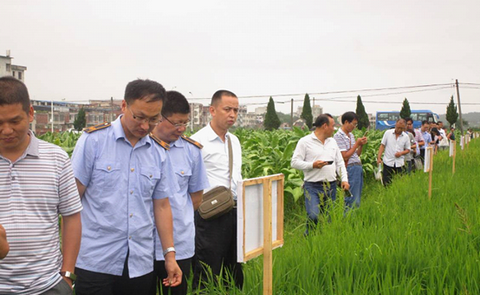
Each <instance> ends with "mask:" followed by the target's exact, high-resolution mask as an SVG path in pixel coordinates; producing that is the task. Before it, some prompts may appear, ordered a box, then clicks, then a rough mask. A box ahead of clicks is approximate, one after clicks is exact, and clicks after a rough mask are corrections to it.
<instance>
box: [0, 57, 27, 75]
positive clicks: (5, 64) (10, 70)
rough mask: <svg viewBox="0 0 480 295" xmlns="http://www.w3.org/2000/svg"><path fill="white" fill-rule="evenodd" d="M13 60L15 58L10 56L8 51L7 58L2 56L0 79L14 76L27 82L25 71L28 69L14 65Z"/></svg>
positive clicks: (0, 58)
mask: <svg viewBox="0 0 480 295" xmlns="http://www.w3.org/2000/svg"><path fill="white" fill-rule="evenodd" d="M12 59H13V57H12V56H10V50H7V54H6V56H3V55H0V77H3V76H13V77H15V78H17V79H18V80H20V81H22V82H25V71H26V70H27V67H24V66H18V65H14V64H12Z"/></svg>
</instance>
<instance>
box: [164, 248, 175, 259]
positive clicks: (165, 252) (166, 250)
mask: <svg viewBox="0 0 480 295" xmlns="http://www.w3.org/2000/svg"><path fill="white" fill-rule="evenodd" d="M170 252H175V253H176V252H177V251H175V248H174V247H168V248H167V249H165V250H164V251H163V257H165V255H167V254H168V253H170Z"/></svg>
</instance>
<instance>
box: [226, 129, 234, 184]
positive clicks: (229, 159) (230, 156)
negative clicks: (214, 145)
mask: <svg viewBox="0 0 480 295" xmlns="http://www.w3.org/2000/svg"><path fill="white" fill-rule="evenodd" d="M227 141H228V173H229V175H228V189H231V188H232V170H233V152H232V142H231V141H230V136H227Z"/></svg>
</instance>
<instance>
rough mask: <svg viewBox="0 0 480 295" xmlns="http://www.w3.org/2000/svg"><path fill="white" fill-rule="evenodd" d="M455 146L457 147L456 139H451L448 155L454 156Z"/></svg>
mask: <svg viewBox="0 0 480 295" xmlns="http://www.w3.org/2000/svg"><path fill="white" fill-rule="evenodd" d="M454 148H455V141H452V140H450V150H449V152H448V156H450V157H453V151H454Z"/></svg>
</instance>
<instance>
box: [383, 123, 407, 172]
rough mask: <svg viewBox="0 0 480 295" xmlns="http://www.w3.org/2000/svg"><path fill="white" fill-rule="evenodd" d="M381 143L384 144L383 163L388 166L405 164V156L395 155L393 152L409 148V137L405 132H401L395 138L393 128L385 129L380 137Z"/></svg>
mask: <svg viewBox="0 0 480 295" xmlns="http://www.w3.org/2000/svg"><path fill="white" fill-rule="evenodd" d="M382 144H383V145H384V146H385V153H384V155H383V163H384V164H385V165H387V166H390V167H402V166H403V165H404V164H405V161H404V158H405V156H400V157H398V158H397V157H395V153H397V152H403V151H404V150H410V138H409V137H408V135H407V134H406V133H405V132H402V134H400V135H399V136H398V138H397V136H396V135H395V129H390V130H387V131H385V133H384V134H383V138H382Z"/></svg>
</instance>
